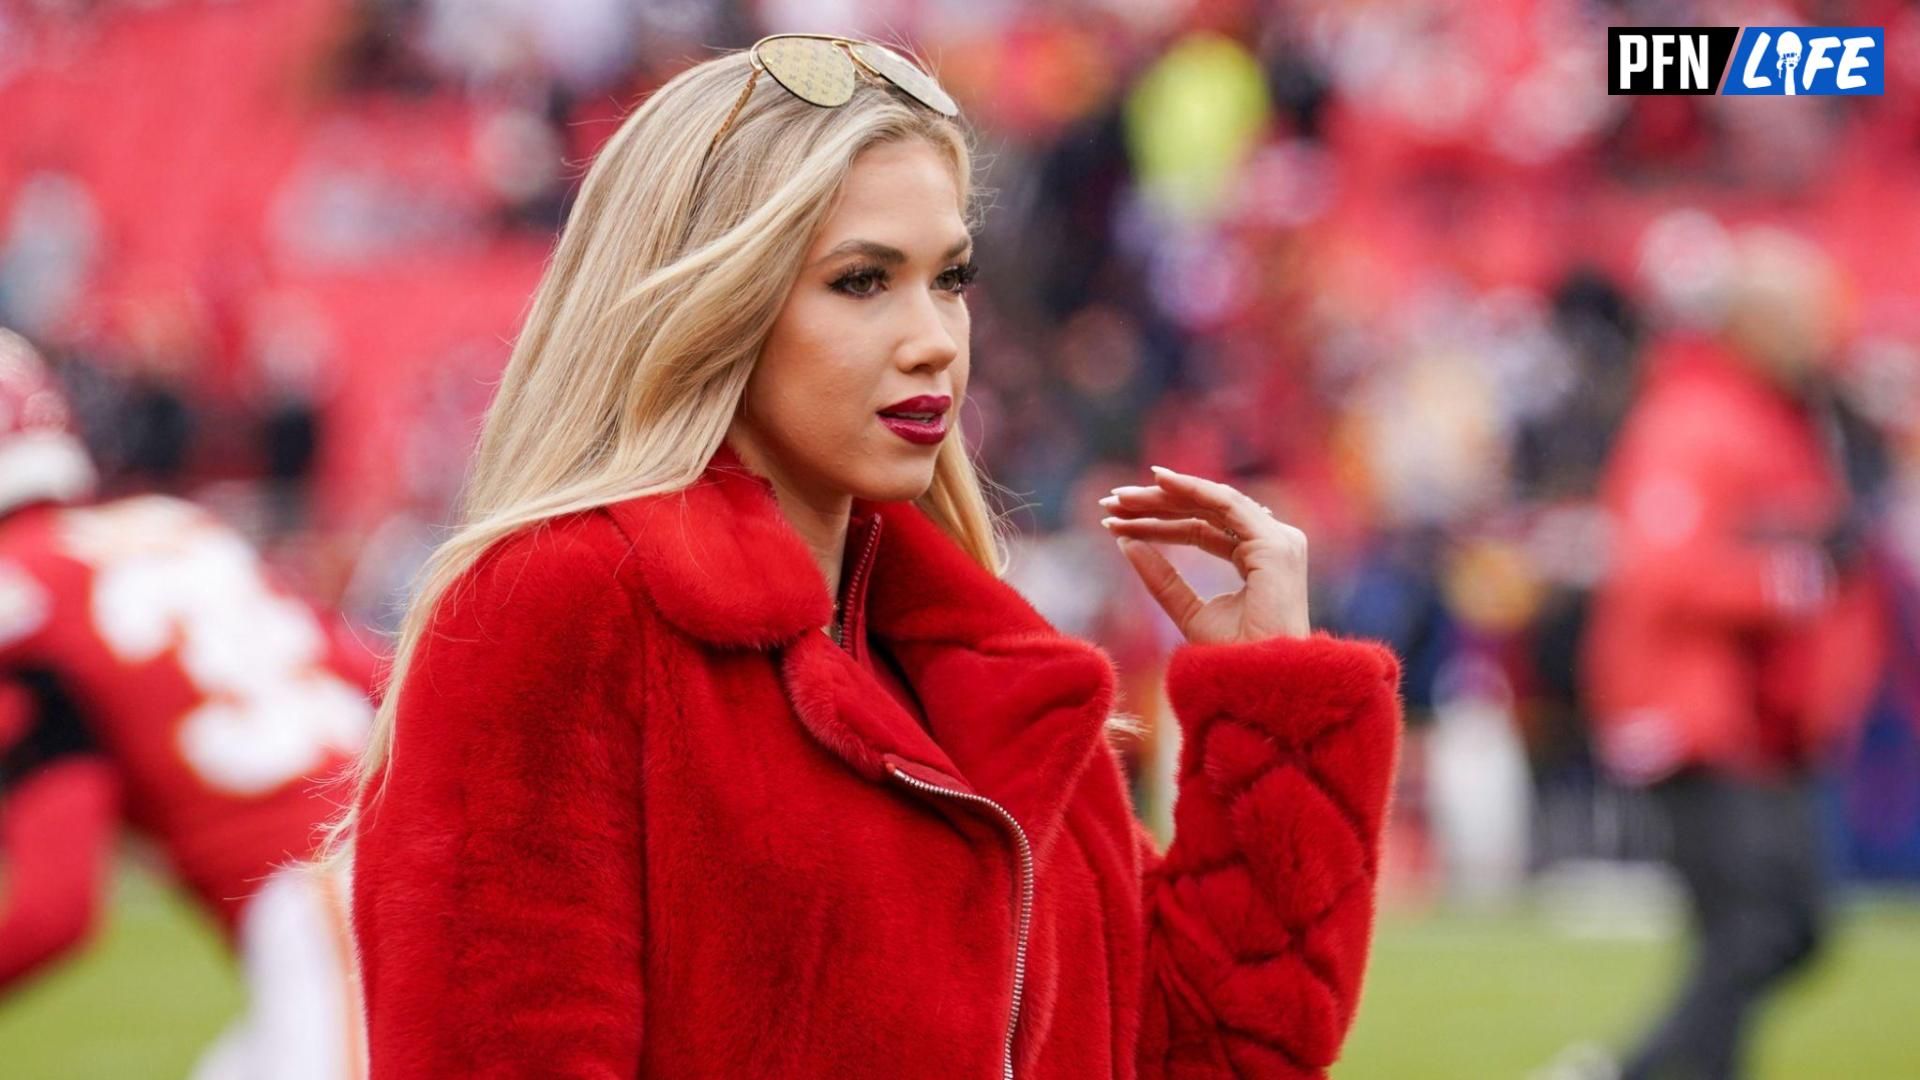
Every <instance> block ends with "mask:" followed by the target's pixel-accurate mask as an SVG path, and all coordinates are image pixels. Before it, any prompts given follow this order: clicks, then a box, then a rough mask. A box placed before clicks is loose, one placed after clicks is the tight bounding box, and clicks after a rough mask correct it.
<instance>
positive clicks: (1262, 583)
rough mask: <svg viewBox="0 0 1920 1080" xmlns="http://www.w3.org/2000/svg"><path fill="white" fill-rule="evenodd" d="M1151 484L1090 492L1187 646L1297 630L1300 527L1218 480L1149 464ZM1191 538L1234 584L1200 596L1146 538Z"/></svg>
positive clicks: (1301, 627) (1303, 604)
mask: <svg viewBox="0 0 1920 1080" xmlns="http://www.w3.org/2000/svg"><path fill="white" fill-rule="evenodd" d="M1153 473H1154V481H1155V482H1154V483H1153V484H1151V485H1141V486H1135V485H1122V486H1120V487H1117V488H1114V489H1113V494H1111V495H1109V496H1107V497H1106V498H1104V499H1101V500H1100V505H1101V506H1103V507H1105V508H1106V509H1107V511H1108V513H1109V514H1110V515H1112V516H1110V517H1107V518H1104V519H1102V520H1101V522H1100V523H1101V524H1102V525H1104V526H1106V527H1107V529H1108V530H1109V531H1110V532H1112V533H1113V535H1114V537H1115V538H1116V539H1118V540H1119V542H1120V550H1121V551H1123V552H1125V553H1126V556H1127V561H1128V562H1130V563H1132V564H1133V568H1134V570H1135V572H1137V573H1138V574H1139V575H1140V580H1141V581H1143V582H1145V583H1146V586H1147V591H1148V592H1150V593H1152V594H1153V598H1154V599H1155V600H1157V601H1159V603H1160V606H1161V607H1162V608H1165V609H1166V612H1167V614H1168V615H1169V616H1170V617H1172V619H1173V624H1174V625H1175V626H1177V627H1179V628H1180V632H1181V633H1182V634H1184V635H1186V638H1187V640H1188V641H1191V642H1194V643H1196V644H1213V643H1224V642H1245V641H1261V640H1264V639H1266V638H1271V637H1283V636H1285V637H1305V636H1306V635H1307V633H1308V629H1309V628H1308V623H1307V534H1306V533H1303V532H1301V531H1300V530H1299V529H1296V528H1294V527H1293V526H1291V525H1288V524H1287V523H1285V522H1283V521H1280V520H1277V519H1276V518H1274V516H1273V515H1272V514H1270V513H1268V512H1267V508H1266V507H1264V506H1262V505H1260V504H1259V503H1257V502H1254V501H1253V499H1252V498H1250V497H1249V496H1247V495H1245V494H1243V493H1242V492H1240V491H1239V490H1237V489H1236V488H1234V487H1232V486H1231V485H1228V484H1223V483H1220V482H1218V481H1215V480H1207V479H1205V478H1203V477H1198V476H1188V475H1186V474H1185V473H1177V472H1174V471H1173V470H1171V469H1163V468H1161V467H1160V466H1158V465H1155V466H1153ZM1156 543H1161V544H1191V545H1193V546H1194V547H1197V548H1199V549H1200V550H1202V551H1205V552H1208V553H1210V554H1213V555H1218V556H1219V557H1220V558H1222V559H1225V560H1227V561H1228V562H1230V563H1232V564H1233V567H1234V569H1235V570H1238V571H1239V572H1240V577H1241V587H1240V589H1239V591H1238V592H1231V593H1222V594H1220V595H1219V596H1216V597H1213V598H1212V599H1210V600H1202V599H1200V597H1199V596H1198V595H1196V594H1195V593H1194V591H1193V587H1192V586H1191V585H1189V584H1187V581H1186V579H1185V578H1183V577H1181V576H1180V572H1179V571H1177V570H1175V569H1174V568H1173V564H1172V563H1170V562H1168V561H1167V557H1166V555H1165V554H1163V553H1162V552H1161V551H1160V549H1159V548H1157V547H1155V546H1154V544H1156Z"/></svg>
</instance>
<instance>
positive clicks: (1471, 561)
mask: <svg viewBox="0 0 1920 1080" xmlns="http://www.w3.org/2000/svg"><path fill="white" fill-rule="evenodd" d="M1440 588H1441V590H1442V592H1443V593H1444V594H1445V595H1446V598H1447V605H1448V606H1449V607H1451V608H1452V609H1453V611H1454V612H1455V614H1457V615H1459V616H1460V618H1461V620H1462V621H1463V622H1465V623H1466V624H1467V625H1469V626H1472V627H1474V628H1475V629H1478V630H1484V631H1488V632H1492V633H1505V632H1509V631H1513V630H1517V629H1519V628H1520V627H1521V626H1523V625H1525V624H1526V623H1527V621H1528V620H1530V619H1531V618H1532V617H1533V613H1534V612H1535V611H1536V610H1538V609H1539V607H1540V602H1541V595H1542V592H1543V590H1542V588H1541V582H1540V577H1539V575H1538V574H1536V573H1534V569H1533V566H1532V564H1531V563H1530V562H1529V561H1528V559H1527V555H1526V552H1525V551H1523V550H1522V549H1521V548H1520V547H1519V546H1518V545H1516V544H1514V543H1512V542H1510V541H1507V540H1499V539H1488V538H1482V539H1471V540H1466V541H1463V542H1462V543H1461V546H1460V547H1459V548H1457V549H1455V551H1454V552H1453V554H1452V555H1451V556H1449V557H1448V559H1447V562H1446V566H1445V568H1444V569H1443V570H1442V572H1441V575H1440Z"/></svg>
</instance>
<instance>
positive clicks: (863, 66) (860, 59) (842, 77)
mask: <svg viewBox="0 0 1920 1080" xmlns="http://www.w3.org/2000/svg"><path fill="white" fill-rule="evenodd" d="M790 39H798V40H806V41H824V42H827V43H828V45H829V46H834V45H837V46H839V48H837V49H831V50H830V51H831V52H832V53H833V54H834V55H836V56H841V57H844V58H845V60H844V64H845V69H844V71H838V72H831V73H828V74H829V75H830V77H831V78H832V80H833V83H834V85H831V86H826V87H821V86H817V85H815V84H813V83H812V82H811V80H805V81H804V90H805V91H809V92H811V95H812V96H810V94H809V93H808V92H803V88H802V87H801V86H795V85H793V84H792V83H790V82H789V81H788V80H789V79H794V81H795V82H801V81H803V79H804V78H805V77H804V76H801V77H800V78H796V77H795V76H796V74H797V73H796V72H793V71H792V70H789V71H788V72H787V74H786V76H785V77H783V76H782V73H781V71H780V70H779V69H780V68H781V67H783V66H786V65H784V64H779V63H776V64H775V66H774V67H771V68H770V67H768V65H767V62H766V59H765V58H764V57H762V56H761V55H760V49H761V47H762V46H764V45H766V44H767V43H768V42H774V41H781V40H790ZM861 46H865V47H867V48H872V49H876V50H878V51H879V52H880V53H881V54H882V55H885V56H889V57H892V58H894V59H897V60H899V61H900V62H901V63H902V64H904V65H906V67H907V68H908V69H909V70H908V71H904V72H901V76H904V77H905V81H902V77H900V76H895V75H894V74H891V73H889V72H887V71H884V70H882V68H881V67H879V66H876V65H875V64H874V63H873V62H872V61H870V60H869V59H868V58H867V57H865V56H862V55H860V48H859V47H861ZM747 60H748V61H749V62H750V63H751V64H752V65H753V72H752V74H750V75H748V76H747V85H746V88H745V89H743V90H741V91H740V96H739V97H738V98H736V99H734V102H733V108H732V109H731V110H729V111H728V113H727V118H726V119H725V120H724V121H722V122H721V124H720V130H718V131H716V132H714V133H713V138H711V139H709V140H707V152H706V154H705V155H703V156H702V158H701V162H702V164H703V166H704V164H705V161H706V159H707V158H711V157H712V156H713V148H714V147H716V146H719V145H720V139H721V137H722V136H724V135H725V134H726V133H727V132H728V131H730V130H732V128H733V121H734V119H735V118H736V117H738V116H739V115H740V110H741V108H742V107H744V106H745V105H746V103H747V99H748V98H749V97H751V96H753V87H754V84H755V83H757V82H759V81H760V73H761V72H763V71H764V72H766V73H767V74H768V75H770V76H772V78H773V81H774V82H775V83H777V84H779V86H780V87H781V89H783V90H786V91H787V92H788V93H790V94H792V95H793V96H794V97H797V98H799V99H800V100H802V101H804V102H806V103H807V104H809V105H817V106H819V107H821V108H825V109H832V108H838V107H839V106H841V105H845V104H846V103H847V102H849V101H851V100H853V84H854V80H855V79H856V78H857V77H858V74H859V72H860V71H865V72H866V73H867V74H868V75H871V76H872V77H874V78H876V79H880V80H883V81H885V82H887V83H890V84H892V85H894V86H897V87H899V88H900V89H901V90H903V91H905V92H906V94H907V96H908V97H911V98H913V99H914V100H915V101H918V102H919V103H920V104H922V105H925V106H926V107H927V108H929V109H932V110H933V111H934V112H937V113H939V114H940V115H942V116H949V117H951V116H958V115H960V107H959V106H958V105H956V104H954V100H953V96H952V95H950V94H948V93H947V92H946V90H945V89H944V88H943V87H941V85H940V84H939V83H938V82H936V81H934V78H933V76H932V75H930V74H928V73H927V71H926V70H925V69H923V68H922V67H921V66H920V65H919V64H916V63H914V62H913V61H912V60H910V59H908V58H907V57H905V56H902V55H901V54H900V53H898V52H896V51H895V50H894V49H892V48H890V47H888V46H886V45H882V44H880V43H879V42H877V41H863V40H861V39H859V38H847V37H840V36H839V35H837V34H768V35H767V36H766V37H763V38H761V39H760V40H759V41H756V42H754V43H753V46H752V47H751V48H749V49H748V50H747ZM882 63H883V64H885V63H888V62H887V61H883V62H882ZM916 75H917V76H918V77H919V78H920V79H924V80H926V85H925V86H924V87H919V86H911V85H908V83H910V82H913V81H915V79H914V78H913V77H914V76H916ZM819 97H824V98H825V100H816V98H819Z"/></svg>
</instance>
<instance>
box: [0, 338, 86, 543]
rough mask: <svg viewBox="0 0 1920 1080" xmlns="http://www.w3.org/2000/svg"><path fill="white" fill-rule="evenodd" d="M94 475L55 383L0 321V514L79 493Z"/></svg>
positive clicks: (28, 348) (42, 363)
mask: <svg viewBox="0 0 1920 1080" xmlns="http://www.w3.org/2000/svg"><path fill="white" fill-rule="evenodd" d="M96 479H97V477H96V475H95V472H94V468H93V459H92V458H91V457H90V456H88V454H87V448H86V445H85V444H84V443H82V442H81V441H80V438H79V436H77V435H76V434H74V431H73V424H72V420H71V410H69V409H68V408H67V398H66V395H65V394H63V393H61V391H60V384H59V383H58V382H56V381H55V380H54V378H53V373H52V372H50V371H48V370H47V365H46V362H45V361H43V360H41V359H40V354H39V352H37V351H36V350H35V349H34V347H33V346H32V345H30V344H28V343H27V339H26V338H23V337H21V336H20V335H19V334H16V333H14V332H13V331H11V330H8V329H6V328H4V327H0V514H5V513H8V512H10V511H12V510H15V509H17V508H19V507H21V506H25V505H26V504H28V503H33V502H39V501H41V500H45V499H52V500H54V501H56V502H74V501H77V500H80V499H84V498H86V497H87V496H88V495H91V494H92V493H93V489H94V484H95V482H96Z"/></svg>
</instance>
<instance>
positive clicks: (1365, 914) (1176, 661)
mask: <svg viewBox="0 0 1920 1080" xmlns="http://www.w3.org/2000/svg"><path fill="white" fill-rule="evenodd" d="M1399 676H1400V665H1399V661H1398V659H1397V658H1396V657H1395V656H1394V654H1393V653H1392V652H1391V651H1390V650H1388V649H1386V648H1385V647H1383V646H1380V645H1377V644H1374V643H1372V642H1368V641H1364V640H1356V639H1342V638H1336V637H1333V636H1331V635H1328V634H1326V633H1324V632H1320V633H1315V634H1313V635H1312V636H1311V637H1308V638H1304V639H1302V638H1275V639H1270V640H1266V641H1260V642H1252V643H1244V644H1222V645H1193V644H1188V645H1182V646H1180V647H1179V648H1178V649H1176V650H1175V653H1174V656H1173V660H1172V663H1171V666H1170V667H1169V670H1168V674H1167V693H1168V697H1169V699H1170V701H1171V703H1172V706H1173V709H1174V712H1175V714H1176V715H1177V717H1178V718H1179V722H1180V724H1181V728H1182V735H1183V744H1182V752H1181V760H1180V762H1179V771H1178V785H1179V786H1178V799H1177V801H1176V803H1175V811H1174V812H1175V822H1174V840H1173V843H1172V845H1171V846H1170V847H1169V848H1168V850H1167V851H1166V853H1165V855H1164V857H1162V856H1161V855H1160V854H1158V853H1157V852H1156V851H1155V848H1154V845H1153V842H1152V838H1151V837H1150V836H1149V835H1148V834H1147V833H1146V832H1145V831H1144V829H1142V830H1140V832H1139V838H1140V842H1141V846H1142V856H1143V861H1144V863H1145V865H1146V868H1147V869H1146V873H1145V875H1144V882H1143V886H1144V890H1145V891H1144V897H1143V899H1144V905H1143V914H1144V918H1145V924H1146V925H1145V934H1146V954H1145V961H1146V962H1145V976H1146V982H1147V985H1146V987H1145V993H1144V995H1143V999H1142V1000H1143V1009H1142V1022H1141V1037H1140V1044H1139V1045H1140V1052H1139V1075H1140V1076H1141V1077H1142V1078H1143V1080H1148V1078H1157V1077H1172V1076H1181V1077H1201V1076H1219V1077H1229V1076H1261V1077H1276V1078H1294V1077H1321V1076H1324V1075H1325V1070H1326V1069H1327V1068H1328V1066H1330V1065H1331V1064H1332V1063H1333V1061H1334V1058H1335V1057H1336V1056H1337V1055H1338V1053H1339V1049H1340V1046H1341V1043H1342V1042H1343V1041H1344V1040H1345V1037H1346V1033H1347V1031H1348V1029H1349V1027H1350V1026H1351V1025H1352V1022H1353V1018H1354V1011H1355V1009H1356V1007H1357V1005H1358V1001H1359V995H1360V985H1361V977H1362V974H1363V972H1364V969H1365V966H1366V958H1367V955H1368V953H1369V951H1370V950H1369V943H1370V938H1371V934H1372V928H1373V917H1374V901H1375V882H1376V875H1377V873H1378V869H1379V853H1380V837H1381V828H1382V823H1383V819H1384V817H1385V814H1386V809H1387V805H1388V801H1389V796H1390V784H1391V781H1392V777H1393V775H1394V766H1395V762H1396V759H1397V756H1398V751H1399V738H1400V718H1401V705H1400V698H1399Z"/></svg>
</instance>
